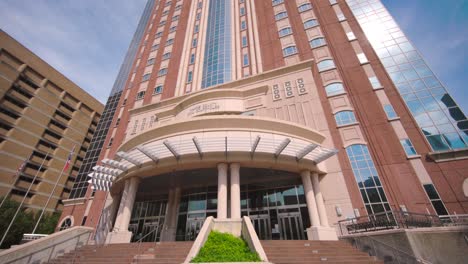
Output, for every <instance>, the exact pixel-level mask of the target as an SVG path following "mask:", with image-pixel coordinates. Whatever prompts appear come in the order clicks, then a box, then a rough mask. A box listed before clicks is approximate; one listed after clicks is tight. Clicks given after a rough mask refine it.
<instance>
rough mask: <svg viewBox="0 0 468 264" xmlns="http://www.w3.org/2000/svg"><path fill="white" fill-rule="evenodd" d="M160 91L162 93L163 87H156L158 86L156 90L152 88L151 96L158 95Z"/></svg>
mask: <svg viewBox="0 0 468 264" xmlns="http://www.w3.org/2000/svg"><path fill="white" fill-rule="evenodd" d="M162 91H163V86H162V85H158V86H156V88H154V91H153V94H160V93H162Z"/></svg>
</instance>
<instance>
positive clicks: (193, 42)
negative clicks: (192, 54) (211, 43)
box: [192, 39, 198, 48]
mask: <svg viewBox="0 0 468 264" xmlns="http://www.w3.org/2000/svg"><path fill="white" fill-rule="evenodd" d="M197 43H198V40H197V39H193V40H192V48H195V47H196V46H197Z"/></svg>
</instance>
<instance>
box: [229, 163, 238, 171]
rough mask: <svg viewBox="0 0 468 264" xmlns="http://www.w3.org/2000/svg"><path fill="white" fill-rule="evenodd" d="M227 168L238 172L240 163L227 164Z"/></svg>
mask: <svg viewBox="0 0 468 264" xmlns="http://www.w3.org/2000/svg"><path fill="white" fill-rule="evenodd" d="M229 167H230V168H231V170H239V169H240V163H239V162H233V163H231V164H229Z"/></svg>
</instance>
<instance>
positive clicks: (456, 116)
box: [448, 107, 466, 121]
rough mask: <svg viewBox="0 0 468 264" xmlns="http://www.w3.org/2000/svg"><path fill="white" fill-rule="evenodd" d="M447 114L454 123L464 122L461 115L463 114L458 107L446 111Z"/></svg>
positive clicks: (463, 117) (463, 116) (464, 118)
mask: <svg viewBox="0 0 468 264" xmlns="http://www.w3.org/2000/svg"><path fill="white" fill-rule="evenodd" d="M448 113H449V115H450V116H451V117H452V120H454V121H462V120H466V116H465V115H464V114H463V112H462V111H461V110H460V108H458V107H454V108H450V109H449V110H448Z"/></svg>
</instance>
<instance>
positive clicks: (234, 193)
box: [230, 163, 241, 218]
mask: <svg viewBox="0 0 468 264" xmlns="http://www.w3.org/2000/svg"><path fill="white" fill-rule="evenodd" d="M230 168H231V218H241V201H240V199H241V198H240V175H239V171H240V164H239V163H231V165H230Z"/></svg>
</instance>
